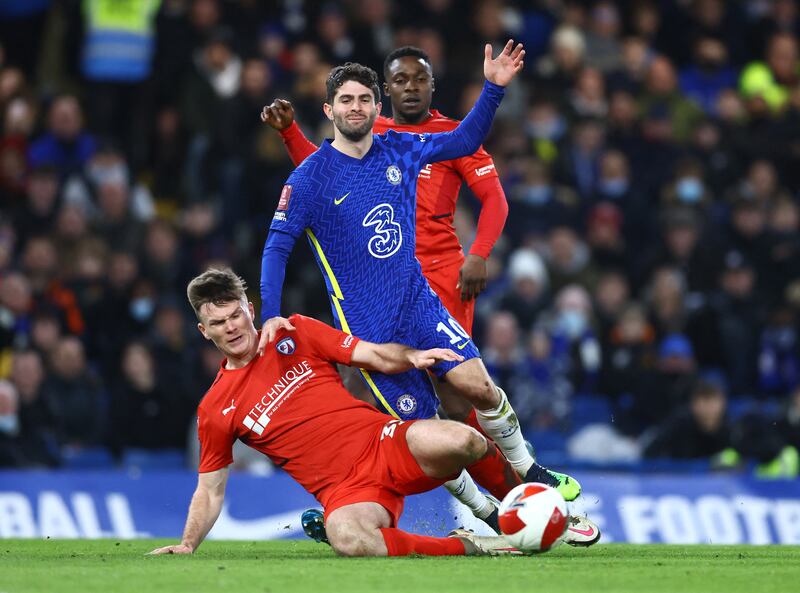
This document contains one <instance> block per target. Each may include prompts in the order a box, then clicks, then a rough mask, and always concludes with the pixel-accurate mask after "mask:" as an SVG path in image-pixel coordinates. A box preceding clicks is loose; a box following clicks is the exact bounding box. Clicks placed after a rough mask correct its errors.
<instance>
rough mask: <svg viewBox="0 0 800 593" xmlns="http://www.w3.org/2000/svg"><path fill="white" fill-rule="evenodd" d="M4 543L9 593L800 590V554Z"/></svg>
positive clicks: (706, 549) (1, 574)
mask: <svg viewBox="0 0 800 593" xmlns="http://www.w3.org/2000/svg"><path fill="white" fill-rule="evenodd" d="M168 543H175V542H174V541H167V540H132V541H120V542H118V541H114V540H92V541H87V540H79V541H71V540H0V593H45V592H47V593H73V592H74V593H79V592H80V593H150V592H151V591H152V592H159V593H161V592H167V593H168V592H172V591H175V592H184V591H188V592H190V593H203V592H206V591H215V592H217V591H222V592H225V593H245V592H247V593H249V592H255V593H293V592H295V591H304V592H305V591H308V592H312V593H327V592H331V593H361V592H369V593H376V592H380V591H392V592H407V591H408V592H410V591H414V592H416V591H420V592H422V591H431V592H435V593H446V592H449V591H453V592H458V593H476V592H480V591H487V592H490V593H506V592H534V593H543V592H546V591H568V592H570V593H600V592H605V591H609V592H610V591H621V592H628V591H630V592H631V593H642V592H649V591H663V592H664V593H673V592H693V591H697V592H702V593H706V592H716V591H719V592H721V593H722V592H725V593H736V592H739V591H741V592H745V591H746V592H747V593H753V592H758V593H768V592H770V591H775V592H780V593H785V592H787V591H797V590H800V589H797V587H798V583H800V547H797V546H767V547H750V546H662V545H647V546H636V545H625V544H609V545H599V546H595V547H593V548H589V549H573V548H569V547H567V546H562V547H560V548H558V549H556V550H554V551H553V552H550V553H548V554H542V555H539V556H531V557H506V558H474V557H473V558H392V559H389V558H358V559H355V558H337V557H335V556H334V555H333V553H332V552H331V550H330V548H329V547H327V546H325V545H323V544H315V543H314V542H310V541H277V542H221V541H212V542H206V543H204V544H203V546H202V547H201V548H200V549H199V550H198V552H197V553H196V554H195V555H193V556H158V557H156V556H145V553H146V552H148V551H150V550H151V549H153V548H155V547H157V546H161V545H166V544H168Z"/></svg>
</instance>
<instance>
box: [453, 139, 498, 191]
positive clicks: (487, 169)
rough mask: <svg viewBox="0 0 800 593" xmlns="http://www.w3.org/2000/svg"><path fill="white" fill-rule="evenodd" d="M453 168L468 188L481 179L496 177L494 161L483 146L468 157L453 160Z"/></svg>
mask: <svg viewBox="0 0 800 593" xmlns="http://www.w3.org/2000/svg"><path fill="white" fill-rule="evenodd" d="M453 166H454V167H455V169H456V170H457V171H458V173H459V174H460V175H461V178H462V179H463V180H464V181H466V182H467V185H469V186H470V187H472V186H473V185H474V184H475V183H478V182H479V181H481V180H483V179H491V178H492V177H497V176H498V175H497V169H496V168H495V166H494V161H493V160H492V157H491V155H490V154H489V153H488V152H486V149H485V148H483V146H481V147H479V148H478V150H476V151H475V152H474V153H472V154H471V155H469V156H463V157H461V158H460V159H456V160H454V161H453Z"/></svg>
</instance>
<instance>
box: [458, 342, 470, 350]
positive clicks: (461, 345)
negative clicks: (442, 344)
mask: <svg viewBox="0 0 800 593" xmlns="http://www.w3.org/2000/svg"><path fill="white" fill-rule="evenodd" d="M467 344H469V340H467V341H466V342H464V343H463V344H459V345H458V349H459V350H463V349H464V348H466V347H467Z"/></svg>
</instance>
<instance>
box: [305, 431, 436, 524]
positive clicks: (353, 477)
mask: <svg viewBox="0 0 800 593" xmlns="http://www.w3.org/2000/svg"><path fill="white" fill-rule="evenodd" d="M414 422H416V420H407V421H401V420H389V421H387V422H386V423H385V424H383V425H382V426H381V425H379V426H378V431H377V434H374V435H370V437H369V438H370V439H371V440H372V446H369V447H367V448H366V450H365V452H364V454H363V455H362V456H361V457H360V458H359V459H358V461H357V462H356V463H355V466H354V467H353V470H352V471H351V472H350V475H348V476H347V478H345V479H344V480H343V481H342V482H341V483H340V484H338V485H337V486H334V487H333V488H331V489H330V490H329V491H327V492H324V493H320V496H319V499H320V502H321V503H322V505H323V506H324V507H325V518H326V519H327V518H328V515H330V514H331V513H332V512H333V511H335V510H336V509H338V508H340V507H343V506H346V505H349V504H354V503H357V502H376V503H378V504H379V505H381V506H382V507H383V508H385V509H386V510H387V511H389V515H390V516H391V518H392V525H391V526H392V527H397V521H398V520H399V519H400V515H401V514H402V513H403V502H404V499H405V497H406V496H409V495H411V494H419V493H421V492H428V491H429V490H433V489H434V488H438V487H439V486H441V485H442V484H444V483H445V482H446V481H447V480H437V479H434V478H429V477H428V476H426V475H425V473H424V472H423V471H422V468H421V467H420V466H419V463H417V460H416V459H414V456H413V455H412V454H411V451H410V450H409V448H408V442H407V441H406V432H408V429H409V428H411V425H412V424H414Z"/></svg>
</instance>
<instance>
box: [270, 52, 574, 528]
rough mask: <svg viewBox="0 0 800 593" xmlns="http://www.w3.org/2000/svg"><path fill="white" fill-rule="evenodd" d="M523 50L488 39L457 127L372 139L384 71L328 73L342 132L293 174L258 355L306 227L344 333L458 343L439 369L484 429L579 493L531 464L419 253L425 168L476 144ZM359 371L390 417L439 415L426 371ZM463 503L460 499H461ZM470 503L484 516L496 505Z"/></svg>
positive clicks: (281, 214) (274, 326)
mask: <svg viewBox="0 0 800 593" xmlns="http://www.w3.org/2000/svg"><path fill="white" fill-rule="evenodd" d="M524 53H525V52H524V51H523V49H522V46H521V45H520V44H518V45H516V46H514V44H513V41H509V42H508V43H507V44H506V46H505V47H504V48H503V50H502V52H501V53H500V55H499V56H498V57H497V58H492V50H491V46H489V45H486V47H485V59H484V74H485V76H486V83H485V85H484V88H483V91H482V92H481V95H480V97H479V99H478V101H477V103H476V104H475V106H474V107H473V109H472V110H471V111H470V113H469V115H467V117H466V118H465V119H464V121H463V122H462V123H461V124H460V125H459V126H458V127H457V128H456V129H455V130H453V131H452V132H445V133H437V134H411V133H400V132H395V131H388V132H387V133H385V134H383V135H373V134H372V126H373V123H374V121H375V118H376V117H377V114H378V113H379V111H380V102H379V101H380V91H379V88H378V78H377V74H376V73H375V72H374V71H372V70H371V69H369V68H366V67H364V66H361V65H359V64H352V63H348V64H345V65H344V66H339V67H337V68H334V69H333V70H332V71H331V74H330V76H329V77H328V80H327V102H326V103H325V105H324V110H325V114H326V115H327V117H328V118H329V119H330V120H331V121H332V122H333V123H334V138H333V140H326V141H325V142H323V143H322V145H321V146H320V148H319V150H318V151H317V152H315V153H314V154H312V155H311V156H309V157H308V158H307V159H306V160H305V161H304V162H303V163H302V164H301V165H300V166H299V167H298V168H297V169H296V170H295V171H294V172H293V173H292V174H291V175H290V176H289V179H288V180H287V182H286V184H285V185H284V187H283V190H282V192H281V197H280V201H279V204H278V208H277V210H276V212H275V215H274V217H273V220H272V224H271V227H270V233H269V236H268V237H267V241H266V244H265V247H264V253H263V260H262V276H261V297H262V321H263V323H264V325H263V331H262V334H261V340H260V344H259V350H260V351H262V352H263V350H264V348H265V346H266V344H267V343H268V342H270V341H272V340H273V338H274V336H275V334H276V332H277V331H278V330H279V329H281V328H284V329H288V328H291V324H290V323H289V321H288V320H287V319H285V318H283V317H281V316H280V303H281V292H282V288H283V281H284V274H285V268H286V261H287V259H288V257H289V254H290V253H291V250H292V249H293V247H294V243H295V241H296V240H297V238H298V237H299V236H300V235H301V234H303V233H304V234H305V235H306V237H307V239H308V241H309V243H310V245H311V247H312V250H313V252H314V254H315V257H316V259H317V263H318V264H319V267H320V269H321V270H322V272H323V275H324V277H325V281H326V284H327V288H328V291H329V295H330V300H331V306H332V309H333V315H334V319H335V322H336V325H337V326H338V327H339V328H340V329H341V330H343V331H345V332H347V333H352V334H357V335H360V336H362V337H363V338H365V339H367V340H369V341H373V342H389V341H391V342H399V343H403V344H408V345H410V346H413V347H415V348H425V349H427V348H439V347H441V348H452V349H454V350H456V351H457V352H458V353H459V354H460V355H462V356H463V357H464V361H463V362H459V363H453V362H442V363H440V364H438V365H435V366H434V367H433V368H432V369H431V370H432V372H433V373H435V374H436V376H437V377H438V378H439V379H442V380H444V381H446V382H448V383H450V384H451V385H452V386H453V388H454V389H456V390H458V391H459V393H460V394H461V395H462V396H463V397H464V398H465V399H466V400H467V401H469V402H470V403H471V404H472V405H473V406H474V407H475V408H476V409H477V415H478V420H479V423H480V425H481V427H482V428H483V430H484V431H485V432H486V434H488V435H489V436H490V437H491V438H492V439H493V440H494V441H495V443H496V444H497V445H498V446H499V448H500V449H501V450H502V452H503V453H504V454H505V456H506V458H507V459H508V461H509V463H510V464H511V466H513V468H514V469H515V470H516V472H517V473H518V474H519V476H520V477H521V478H522V479H523V480H524V481H526V482H541V483H545V484H548V485H551V486H553V487H555V488H557V489H558V490H559V491H560V492H561V493H562V495H563V496H564V498H565V499H567V500H573V499H574V498H576V497H577V496H578V495H579V494H580V485H579V484H578V483H577V482H576V481H575V480H574V479H573V478H571V477H569V476H566V475H565V474H560V473H557V472H553V471H550V470H547V469H546V468H544V467H542V466H540V465H539V464H537V463H536V462H535V460H534V458H533V457H532V455H531V454H530V452H529V451H528V449H527V448H526V446H525V441H524V438H523V435H522V432H521V430H520V427H519V423H518V421H517V417H516V415H515V413H514V411H513V409H512V407H511V404H510V403H509V401H508V398H507V397H506V395H505V393H504V392H503V391H502V389H500V388H498V387H497V386H495V385H494V383H493V382H492V379H491V378H490V377H489V374H488V373H487V371H486V368H485V366H484V365H483V362H482V361H481V359H480V353H479V352H478V349H477V347H476V346H475V344H474V343H473V341H472V339H471V338H470V336H469V334H468V333H467V332H466V331H464V330H463V329H462V328H461V326H460V325H459V324H458V323H457V322H456V321H455V320H454V319H453V318H452V317H451V316H450V315H449V314H448V312H447V310H446V309H445V307H444V306H443V305H442V303H441V301H440V300H439V298H438V296H436V294H435V293H434V292H433V290H431V288H430V286H429V285H428V282H427V280H425V278H424V276H423V275H422V271H421V268H420V264H419V262H418V260H417V259H416V257H415V255H414V253H415V225H416V220H415V207H416V181H417V176H418V174H419V172H420V170H421V169H422V168H423V167H425V166H426V165H427V164H428V163H432V162H437V161H442V160H450V159H454V158H458V157H461V156H464V155H468V154H472V153H474V152H475V151H476V150H477V149H478V147H479V146H480V145H481V143H482V142H483V140H484V138H485V137H486V135H487V134H488V132H489V129H490V128H491V124H492V119H493V117H494V113H495V111H496V109H497V107H498V106H499V104H500V101H501V100H502V98H503V94H504V87H505V86H506V85H507V84H508V83H509V82H510V81H511V80H512V79H513V78H514V76H516V74H517V73H518V72H519V70H520V69H521V68H522V64H523V62H522V60H523V57H524ZM361 374H362V376H363V378H364V380H365V381H366V383H367V385H368V386H369V388H370V390H371V391H372V394H373V395H374V397H375V400H376V401H377V402H378V404H379V406H380V407H381V408H382V409H383V410H384V411H385V412H386V413H388V414H391V415H392V416H394V417H395V418H398V419H401V420H404V419H411V418H430V417H433V416H435V414H436V411H437V407H438V400H437V398H436V395H435V392H434V389H433V387H432V385H431V382H430V380H429V378H428V376H427V374H426V373H424V372H420V371H413V372H407V373H402V374H400V375H394V376H388V375H381V374H377V373H370V372H368V371H361ZM462 477H463V479H464V480H466V482H464V483H461V484H452V485H451V486H452V488H451V487H448V489H449V490H451V492H454V493H455V491H458V490H462V491H463V490H464V489H465V488H469V489H471V490H472V489H474V490H475V491H476V492H477V488H476V487H475V485H474V483H473V482H472V480H471V478H469V476H468V475H466V474H464V475H463V476H462ZM454 482H455V480H454ZM459 500H462V502H464V498H462V496H459ZM468 506H470V508H471V509H472V510H473V513H475V514H476V516H479V517H481V518H485V517H483V516H482V515H484V514H485V513H487V512H488V511H489V510H490V509H488V508H486V507H484V508H481V509H476V508H475V507H474V506H471V505H468Z"/></svg>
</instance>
